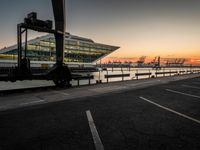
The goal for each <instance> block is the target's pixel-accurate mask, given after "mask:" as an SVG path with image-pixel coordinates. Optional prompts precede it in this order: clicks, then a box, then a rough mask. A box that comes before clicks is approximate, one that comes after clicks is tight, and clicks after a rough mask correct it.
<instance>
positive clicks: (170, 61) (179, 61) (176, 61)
mask: <svg viewBox="0 0 200 150" xmlns="http://www.w3.org/2000/svg"><path fill="white" fill-rule="evenodd" d="M164 60H165V61H166V63H165V65H166V66H168V67H171V66H177V67H180V66H183V64H184V63H185V62H186V61H187V59H186V58H165V59H164Z"/></svg>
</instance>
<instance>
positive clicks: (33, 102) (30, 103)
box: [19, 100, 45, 106]
mask: <svg viewBox="0 0 200 150" xmlns="http://www.w3.org/2000/svg"><path fill="white" fill-rule="evenodd" d="M43 102H45V100H38V101H31V102H26V103H21V104H19V105H20V106H25V105H32V104H38V103H43Z"/></svg>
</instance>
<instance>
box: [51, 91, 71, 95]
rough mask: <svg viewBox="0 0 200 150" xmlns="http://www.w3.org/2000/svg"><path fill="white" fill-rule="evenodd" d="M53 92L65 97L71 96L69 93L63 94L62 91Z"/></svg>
mask: <svg viewBox="0 0 200 150" xmlns="http://www.w3.org/2000/svg"><path fill="white" fill-rule="evenodd" d="M53 92H54V93H56V94H62V95H65V96H68V95H69V94H68V93H64V92H61V91H53Z"/></svg>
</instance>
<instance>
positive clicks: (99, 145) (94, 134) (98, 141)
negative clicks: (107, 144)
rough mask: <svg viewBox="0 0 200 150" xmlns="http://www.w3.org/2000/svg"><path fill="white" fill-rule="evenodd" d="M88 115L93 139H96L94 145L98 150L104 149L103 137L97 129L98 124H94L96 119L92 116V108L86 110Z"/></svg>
mask: <svg viewBox="0 0 200 150" xmlns="http://www.w3.org/2000/svg"><path fill="white" fill-rule="evenodd" d="M86 115H87V119H88V123H89V126H90V131H91V133H92V137H93V141H94V145H95V148H96V150H104V146H103V144H102V142H101V139H100V137H99V134H98V131H97V129H96V126H95V124H94V120H93V118H92V115H91V112H90V110H87V111H86Z"/></svg>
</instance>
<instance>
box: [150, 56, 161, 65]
mask: <svg viewBox="0 0 200 150" xmlns="http://www.w3.org/2000/svg"><path fill="white" fill-rule="evenodd" d="M150 64H151V65H152V67H153V68H160V56H156V57H155V58H154V59H153V61H152V62H151V63H150Z"/></svg>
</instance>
